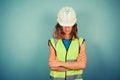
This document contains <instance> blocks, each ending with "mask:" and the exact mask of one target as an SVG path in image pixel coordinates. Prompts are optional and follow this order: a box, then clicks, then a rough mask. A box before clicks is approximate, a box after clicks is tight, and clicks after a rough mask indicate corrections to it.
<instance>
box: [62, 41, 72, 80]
mask: <svg viewBox="0 0 120 80" xmlns="http://www.w3.org/2000/svg"><path fill="white" fill-rule="evenodd" d="M71 42H72V39H71V41H70V44H69V46H68V50H69V47H70V45H71ZM62 43H63V44H64V42H63V40H62ZM64 47H65V44H64ZM65 49H66V48H65ZM68 50H67V49H66V55H65V62H67V53H68ZM66 73H67V71H65V80H67V79H66V76H67V74H66Z"/></svg>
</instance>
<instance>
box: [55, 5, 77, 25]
mask: <svg viewBox="0 0 120 80" xmlns="http://www.w3.org/2000/svg"><path fill="white" fill-rule="evenodd" d="M76 21H77V19H76V14H75V11H74V9H73V8H72V7H63V8H62V9H60V11H59V13H58V18H57V22H58V23H59V24H60V25H61V26H63V27H66V26H67V27H72V26H73V25H74V24H75V23H76Z"/></svg>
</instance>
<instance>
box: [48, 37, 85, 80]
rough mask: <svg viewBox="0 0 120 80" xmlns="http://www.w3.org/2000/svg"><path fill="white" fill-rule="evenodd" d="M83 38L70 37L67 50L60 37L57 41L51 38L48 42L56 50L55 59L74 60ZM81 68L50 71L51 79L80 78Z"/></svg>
mask: <svg viewBox="0 0 120 80" xmlns="http://www.w3.org/2000/svg"><path fill="white" fill-rule="evenodd" d="M82 41H83V38H79V39H72V41H71V43H70V46H69V48H68V51H66V48H65V46H64V44H63V42H62V40H61V39H58V40H57V42H55V40H54V39H53V38H51V39H50V42H51V44H52V46H53V48H54V50H55V52H56V56H57V59H58V60H59V61H63V62H75V61H76V59H77V56H78V53H79V45H81V44H82ZM82 73H83V70H68V71H66V72H59V71H51V72H50V76H51V80H65V79H66V80H82Z"/></svg>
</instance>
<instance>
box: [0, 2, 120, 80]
mask: <svg viewBox="0 0 120 80" xmlns="http://www.w3.org/2000/svg"><path fill="white" fill-rule="evenodd" d="M119 3H120V1H119V0H0V80H49V68H48V65H47V60H48V52H49V47H48V39H49V38H51V37H52V31H53V28H54V26H55V24H56V19H57V13H58V11H59V9H60V8H61V7H63V6H72V7H73V8H74V9H75V11H76V14H77V24H78V29H79V33H78V34H79V37H80V36H82V37H84V38H85V39H86V45H87V57H88V62H87V68H86V70H85V71H84V74H83V78H84V80H120V62H119V57H120V54H119V53H120V52H119V51H120V42H119V41H120V36H119V30H120V28H119V27H120V9H119V8H120V4H119Z"/></svg>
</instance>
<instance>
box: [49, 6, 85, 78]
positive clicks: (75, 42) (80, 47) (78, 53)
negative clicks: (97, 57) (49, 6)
mask: <svg viewBox="0 0 120 80" xmlns="http://www.w3.org/2000/svg"><path fill="white" fill-rule="evenodd" d="M76 21H77V19H76V14H75V11H74V9H73V8H72V7H63V8H62V9H60V11H59V13H58V19H57V24H56V26H55V31H54V32H53V38H51V39H50V40H49V41H48V44H49V47H50V48H49V59H48V65H49V68H50V70H51V71H50V80H83V79H82V73H83V70H84V69H85V68H86V62H87V57H86V46H85V39H83V38H81V37H80V38H78V29H77V23H76Z"/></svg>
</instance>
